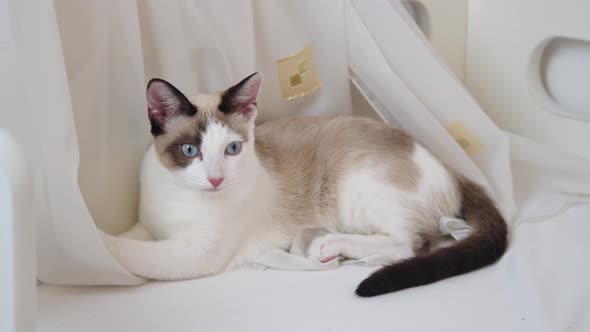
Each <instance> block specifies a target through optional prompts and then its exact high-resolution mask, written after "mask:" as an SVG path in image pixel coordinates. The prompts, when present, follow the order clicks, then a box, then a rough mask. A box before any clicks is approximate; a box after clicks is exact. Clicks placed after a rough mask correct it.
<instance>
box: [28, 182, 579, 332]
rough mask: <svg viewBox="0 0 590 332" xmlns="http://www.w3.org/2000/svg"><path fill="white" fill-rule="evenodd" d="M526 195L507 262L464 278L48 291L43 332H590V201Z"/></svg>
mask: <svg viewBox="0 0 590 332" xmlns="http://www.w3.org/2000/svg"><path fill="white" fill-rule="evenodd" d="M522 187H524V185H521V186H520V188H522ZM530 190H532V188H531V189H529V190H526V191H525V190H521V192H517V199H518V201H519V206H521V207H522V215H521V217H520V218H519V219H517V221H516V224H515V226H514V227H513V228H512V231H511V242H510V247H509V249H508V252H507V253H506V255H505V256H504V257H503V258H502V260H501V261H500V262H499V263H497V264H496V265H493V266H491V267H488V268H485V269H482V270H480V271H477V272H474V273H470V274H467V275H465V276H460V277H456V278H452V279H449V280H446V281H442V282H439V283H436V284H433V285H429V286H424V287H419V288H414V289H410V290H406V291H402V292H398V293H394V294H389V295H385V296H381V297H377V298H358V297H356V296H355V295H354V293H353V291H354V287H355V286H356V284H357V283H358V282H360V281H361V280H362V279H363V278H364V277H365V276H367V275H368V274H369V273H370V272H371V270H372V268H368V267H359V266H344V267H340V268H338V269H335V270H327V271H280V270H265V271H256V270H244V271H235V272H230V273H226V274H222V275H219V276H214V277H210V278H205V279H200V280H189V281H180V282H169V283H160V282H151V283H148V284H146V285H142V286H136V287H125V288H120V287H86V288H67V287H52V286H42V287H40V288H39V303H38V304H39V314H40V317H39V322H38V327H39V329H38V331H40V332H48V331H60V332H69V331H87V332H92V331H97V332H98V331H101V332H102V331H129V332H132V331H144V332H150V331H154V332H156V331H158V332H159V331H430V330H437V331H456V332H459V331H466V332H467V331H469V332H472V331H482V332H484V331H490V332H498V331H519V332H524V331H530V332H556V331H580V332H582V331H589V330H590V284H589V283H588V280H590V266H589V265H588V264H586V261H587V260H586V259H585V253H588V252H590V242H589V241H588V234H590V223H588V222H587V220H588V216H590V199H588V198H578V197H571V196H565V195H563V194H556V193H550V192H540V191H538V189H537V190H535V191H534V192H531V191H530ZM564 206H566V208H562V207H564ZM544 216H548V218H545V217H544Z"/></svg>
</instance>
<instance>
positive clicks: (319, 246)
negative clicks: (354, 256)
mask: <svg viewBox="0 0 590 332" xmlns="http://www.w3.org/2000/svg"><path fill="white" fill-rule="evenodd" d="M339 242H340V241H339V240H338V239H336V238H335V237H334V236H333V234H327V235H324V236H320V237H317V238H315V239H313V240H312V241H311V243H310V244H309V247H308V249H307V255H308V257H310V258H311V259H313V260H316V261H319V262H321V263H327V262H329V261H331V260H334V259H336V258H338V257H339V256H340V243H339Z"/></svg>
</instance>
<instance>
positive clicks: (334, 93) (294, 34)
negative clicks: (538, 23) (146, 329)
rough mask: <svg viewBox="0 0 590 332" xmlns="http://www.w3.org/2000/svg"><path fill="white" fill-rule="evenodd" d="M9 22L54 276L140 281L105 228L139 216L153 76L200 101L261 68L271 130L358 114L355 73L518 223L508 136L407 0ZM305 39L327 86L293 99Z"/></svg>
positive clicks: (231, 6) (180, 4) (537, 157)
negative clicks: (460, 134)
mask: <svg viewBox="0 0 590 332" xmlns="http://www.w3.org/2000/svg"><path fill="white" fill-rule="evenodd" d="M5 16H6V17H7V19H6V20H4V21H3V22H0V24H4V25H5V27H2V29H3V30H2V33H3V34H1V35H0V38H2V39H1V40H0V42H2V43H1V44H0V52H1V53H0V54H1V56H2V64H1V65H2V67H1V68H2V74H3V79H2V81H1V83H0V94H1V96H2V100H3V107H2V110H1V112H2V113H1V117H0V126H1V127H4V128H7V129H8V130H9V131H10V132H11V133H12V134H13V135H14V136H15V137H16V138H17V140H18V141H19V142H20V144H21V145H22V146H23V147H24V151H25V152H26V156H27V159H28V162H29V164H30V166H31V179H32V182H33V189H34V195H33V197H31V201H30V208H31V210H32V211H33V213H34V214H35V219H36V221H37V229H38V230H37V248H38V250H37V252H38V277H39V279H40V280H42V281H44V282H47V283H56V284H120V285H126V284H136V283H140V282H142V280H141V279H139V278H136V277H134V276H132V275H130V274H129V273H128V272H127V271H125V270H123V269H122V268H121V267H120V266H119V265H118V264H117V262H116V261H115V260H114V259H113V258H112V257H111V256H110V254H109V253H108V251H107V250H106V249H105V248H104V247H103V245H102V243H101V242H100V239H99V238H98V236H97V233H96V229H95V224H96V225H98V226H99V227H101V228H103V229H105V230H107V231H110V232H119V231H123V230H125V229H126V228H128V227H130V226H131V225H132V224H133V223H134V222H135V221H136V217H137V215H136V209H137V193H138V167H139V164H140V160H141V156H142V154H143V152H144V151H145V149H146V148H147V146H148V144H149V142H150V136H149V131H148V122H147V118H146V114H145V111H146V105H145V101H144V91H145V90H144V89H145V84H146V82H147V80H149V79H150V78H152V77H161V78H164V79H166V80H169V81H170V82H172V83H173V84H175V85H176V86H177V87H179V88H180V89H181V90H182V91H184V92H186V93H188V94H192V93H196V92H207V91H213V90H218V89H222V88H224V87H226V86H229V85H230V84H231V83H233V82H236V81H238V80H240V79H241V78H243V77H245V76H246V75H248V74H250V73H252V72H254V71H260V72H262V73H263V74H264V75H265V81H264V83H263V91H262V97H261V100H260V101H259V105H260V119H259V120H260V121H265V120H269V119H273V118H278V117H283V116H292V115H297V114H322V113H350V112H351V100H350V93H349V91H350V90H349V88H350V86H349V84H350V83H349V82H350V81H351V79H352V82H353V83H354V84H355V85H356V86H357V87H358V88H359V90H360V91H361V92H362V93H363V94H364V95H365V97H366V98H367V99H368V100H369V102H370V103H371V104H372V105H373V106H374V107H375V109H376V110H377V111H378V112H379V113H380V114H381V116H382V117H383V118H384V119H385V120H386V121H388V122H390V123H391V124H393V125H397V126H400V127H402V128H404V129H406V130H407V131H409V132H410V133H411V134H412V135H414V136H415V137H416V138H417V139H418V140H420V141H421V142H423V143H424V144H425V145H426V146H428V147H429V148H430V149H431V150H433V151H434V152H435V153H436V154H438V155H439V156H440V157H441V158H442V159H443V160H445V161H446V162H447V163H448V164H449V165H451V166H452V167H453V168H455V169H456V170H457V171H459V172H461V173H463V174H466V175H468V176H469V177H471V178H473V179H474V180H476V181H478V182H480V183H482V184H483V185H485V186H486V187H487V188H488V189H489V190H490V192H491V193H492V194H493V196H494V197H495V198H496V200H497V201H498V203H499V205H500V206H501V208H502V210H503V212H504V214H505V215H506V216H507V217H509V218H512V216H513V215H514V212H515V201H514V197H513V180H512V167H513V166H514V160H515V159H514V158H513V157H512V159H511V145H510V142H511V141H510V139H509V137H508V136H507V135H506V134H505V133H503V132H502V131H501V130H499V129H498V128H497V127H496V126H495V125H494V124H493V123H492V122H491V121H490V120H489V118H488V117H487V116H486V115H485V114H484V113H483V112H482V110H481V109H480V108H479V106H478V105H477V103H476V102H475V101H474V100H473V98H471V96H470V95H469V94H468V92H467V91H466V90H465V88H464V87H463V86H462V85H461V83H460V82H459V81H458V80H457V79H455V78H454V77H453V76H452V75H451V74H450V71H449V70H448V69H447V68H446V66H445V65H444V64H443V63H442V61H441V60H440V59H439V58H438V57H437V56H436V55H435V54H434V52H433V51H432V50H431V48H430V47H429V45H428V43H427V41H426V40H425V39H424V38H423V37H422V36H421V35H420V32H419V30H418V29H417V28H416V27H415V26H414V25H413V23H412V22H411V19H410V18H409V16H408V15H407V13H405V11H404V9H403V7H402V6H401V5H400V4H399V3H398V2H397V1H390V2H387V1H370V2H367V1H341V0H329V1H328V0H326V1H314V0H300V1H288V0H285V1H262V0H260V1H258V0H252V1H234V2H231V3H230V2H225V1H205V0H191V1H189V0H178V1H166V2H165V1H156V0H146V1H115V0H105V1H85V2H74V1H66V0H56V1H54V2H53V3H52V2H42V3H40V4H39V3H36V2H35V4H34V5H33V1H27V0H24V1H16V0H14V1H8V3H7V4H6V15H5ZM0 21H2V20H0ZM4 31H6V32H4ZM306 44H309V45H311V46H312V48H313V52H314V57H315V62H316V64H317V68H318V71H319V76H320V80H321V84H322V85H321V88H320V89H319V90H318V91H316V92H314V93H312V94H309V95H306V96H304V97H301V98H298V99H295V100H291V101H286V100H284V99H283V98H282V96H281V93H280V88H279V83H278V74H277V63H276V61H277V60H279V59H282V58H285V57H287V56H290V55H292V54H295V53H296V52H298V51H300V50H301V49H302V48H303V47H304V46H305V45H306ZM457 123H459V124H460V125H461V126H462V127H461V128H466V129H467V131H468V132H470V133H472V134H473V135H475V137H476V138H477V140H478V141H479V142H480V143H481V146H482V148H481V149H480V150H479V151H477V152H476V153H473V154H472V156H469V155H468V154H467V153H465V151H464V150H463V149H461V147H460V145H459V144H457V142H456V141H455V139H453V137H452V136H451V134H450V133H449V131H448V130H449V128H450V127H451V126H454V125H456V124H457ZM516 139H517V140H519V138H516ZM517 143H518V144H516V145H514V143H513V145H514V149H516V151H526V152H527V153H529V155H525V154H523V153H517V157H518V156H520V159H518V160H520V164H521V165H524V163H523V162H526V163H527V164H526V167H525V169H527V170H529V169H535V170H536V171H535V172H537V173H536V174H538V176H537V177H536V179H539V178H546V177H545V175H546V174H548V173H547V172H546V170H543V169H542V168H540V167H539V165H545V166H547V164H545V163H544V162H543V159H542V158H544V155H543V153H540V152H542V151H539V149H538V148H536V149H535V148H531V146H532V145H530V144H529V143H528V142H526V141H522V140H519V141H518V142H517ZM518 149H520V150H518ZM567 158H569V156H568V157H567ZM548 159H551V158H548ZM560 160H561V161H562V162H555V163H554V164H553V165H552V166H551V167H552V168H551V169H552V172H553V173H552V174H553V175H552V177H551V179H553V182H551V183H552V184H554V185H560V186H561V188H562V189H563V188H565V189H568V188H569V189H572V188H574V187H573V185H576V186H577V187H576V188H574V189H575V190H577V191H582V192H583V191H585V190H586V191H590V188H589V187H590V185H586V184H580V181H577V179H579V178H580V177H583V176H587V175H589V174H588V173H589V172H590V171H589V170H590V167H587V165H588V161H580V160H574V159H568V160H567V161H566V157H563V158H561V159H560ZM584 163H585V164H584ZM574 164H576V165H574ZM583 165H586V167H584V166H583ZM528 173H529V174H535V173H534V172H532V171H531V172H528ZM574 189H572V190H574Z"/></svg>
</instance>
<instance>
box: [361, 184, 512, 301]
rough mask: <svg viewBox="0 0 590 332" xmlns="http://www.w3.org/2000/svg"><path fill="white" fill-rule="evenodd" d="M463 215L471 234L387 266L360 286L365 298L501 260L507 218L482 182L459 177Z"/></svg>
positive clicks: (424, 283) (430, 281)
mask: <svg viewBox="0 0 590 332" xmlns="http://www.w3.org/2000/svg"><path fill="white" fill-rule="evenodd" d="M458 184H459V189H460V192H461V204H462V210H461V212H462V215H463V218H465V220H467V222H468V223H469V224H470V225H471V227H472V228H473V231H472V233H471V235H470V236H469V237H467V238H465V239H463V240H461V241H459V242H457V243H456V244H454V245H452V246H450V247H445V248H441V249H438V250H435V251H433V252H429V253H426V254H423V255H418V256H416V257H412V258H409V259H407V260H404V261H401V262H398V263H395V264H393V265H389V266H386V267H383V268H382V269H380V270H378V271H376V272H375V273H373V274H372V275H371V276H369V277H368V278H367V279H365V280H363V281H362V282H361V283H360V284H359V285H358V287H357V289H356V294H357V295H359V296H363V297H369V296H377V295H381V294H386V293H391V292H395V291H399V290H402V289H406V288H411V287H416V286H421V285H426V284H430V283H433V282H436V281H439V280H442V279H446V278H450V277H453V276H456V275H460V274H464V273H467V272H471V271H474V270H477V269H479V268H481V267H484V266H486V265H489V264H492V263H494V262H495V261H497V260H498V259H499V258H500V257H502V255H503V254H504V252H505V251H506V246H507V227H506V222H505V221H504V218H502V216H501V215H500V212H499V211H498V209H497V208H496V206H495V205H494V203H493V202H492V200H491V199H490V198H489V197H488V195H487V194H486V193H485V191H484V190H483V189H482V188H481V187H480V186H478V185H476V184H474V183H473V182H471V181H469V180H467V179H463V178H461V179H459V181H458Z"/></svg>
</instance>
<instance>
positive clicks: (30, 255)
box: [0, 128, 36, 332]
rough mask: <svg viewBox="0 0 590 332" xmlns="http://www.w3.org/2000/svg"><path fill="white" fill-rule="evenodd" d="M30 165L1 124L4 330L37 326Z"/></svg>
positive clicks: (0, 316) (0, 300)
mask: <svg viewBox="0 0 590 332" xmlns="http://www.w3.org/2000/svg"><path fill="white" fill-rule="evenodd" d="M26 166H27V165H26V164H25V162H24V158H23V153H22V151H21V149H20V147H19V146H18V145H17V144H16V142H15V141H14V138H13V137H12V136H11V135H9V134H8V133H7V132H6V131H5V130H4V129H3V128H0V294H2V295H1V296H0V331H19V332H21V331H22V332H26V331H33V330H34V327H35V308H36V293H35V291H36V289H35V281H36V279H35V276H36V273H35V235H34V234H35V232H34V228H33V220H31V217H30V208H29V199H30V195H31V193H30V190H29V186H28V178H27V175H28V173H27V167H26Z"/></svg>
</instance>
